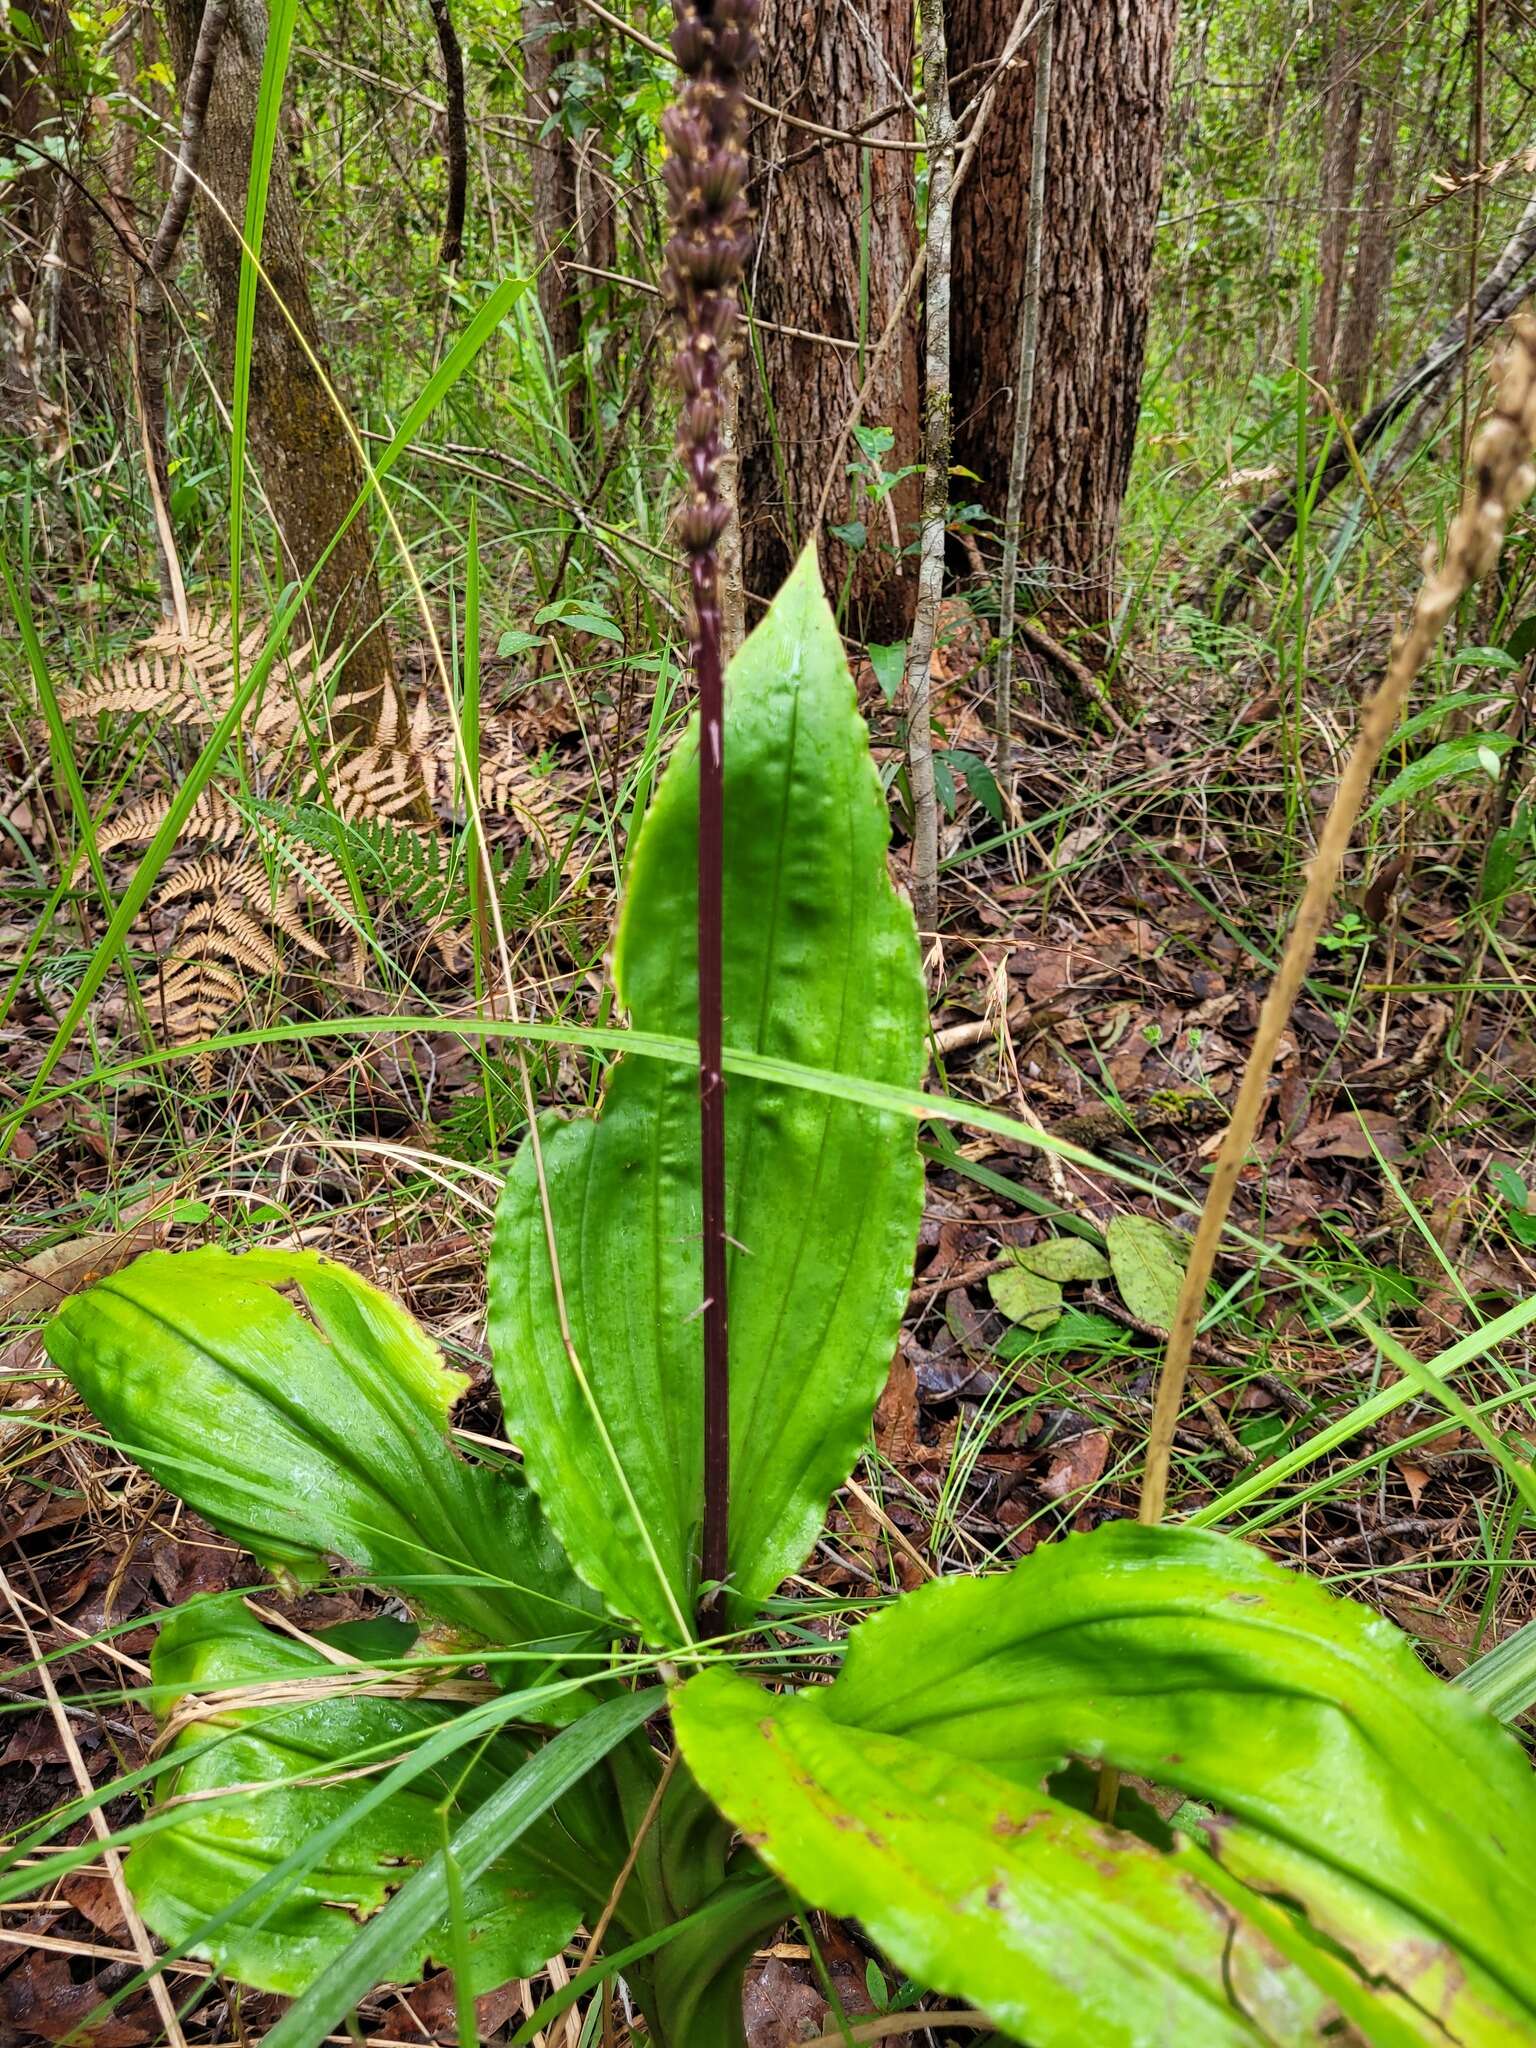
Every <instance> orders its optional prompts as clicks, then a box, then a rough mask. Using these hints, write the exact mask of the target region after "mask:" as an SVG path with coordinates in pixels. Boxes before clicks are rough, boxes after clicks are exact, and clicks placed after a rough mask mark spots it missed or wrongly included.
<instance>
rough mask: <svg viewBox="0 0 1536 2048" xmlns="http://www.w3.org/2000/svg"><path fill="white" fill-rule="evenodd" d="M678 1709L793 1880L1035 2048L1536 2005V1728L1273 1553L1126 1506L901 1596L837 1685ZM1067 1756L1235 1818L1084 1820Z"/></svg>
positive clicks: (716, 1787)
mask: <svg viewBox="0 0 1536 2048" xmlns="http://www.w3.org/2000/svg"><path fill="white" fill-rule="evenodd" d="M673 1711H674V1723H675V1726H676V1729H677V1733H678V1737H679V1741H680V1743H681V1746H682V1749H683V1753H684V1756H685V1758H686V1760H687V1762H688V1764H689V1766H690V1768H691V1769H692V1770H693V1772H694V1775H695V1776H696V1777H697V1778H698V1780H699V1782H700V1783H701V1784H702V1785H703V1786H704V1788H705V1790H706V1791H708V1792H710V1793H711V1794H712V1795H713V1796H714V1798H715V1799H716V1800H717V1801H718V1802H719V1804H720V1805H721V1807H722V1808H723V1809H724V1811H725V1812H726V1814H727V1815H728V1816H729V1817H730V1818H731V1819H733V1820H734V1821H735V1822H736V1823H737V1825H738V1826H740V1827H742V1828H744V1829H746V1830H748V1831H749V1832H750V1833H751V1836H752V1839H753V1841H754V1843H755V1845H756V1847H757V1849H758V1853H759V1854H760V1855H761V1856H762V1858H763V1860H764V1861H765V1862H766V1863H767V1864H768V1865H769V1867H770V1868H771V1869H773V1870H775V1871H776V1872H777V1873H778V1874H779V1876H780V1877H782V1878H783V1879H784V1880H785V1882H786V1883H787V1884H789V1885H790V1886H791V1887H792V1888H793V1889H795V1890H798V1891H800V1892H802V1893H803V1894H804V1896H805V1897H806V1898H807V1900H808V1901H810V1902H811V1903H813V1904H816V1905H821V1906H824V1907H826V1908H828V1909H829V1910H830V1911H833V1912H838V1913H847V1914H852V1915H856V1916H857V1917H858V1918H859V1919H861V1920H862V1921H863V1922H864V1924H865V1925H866V1926H867V1927H868V1929H869V1931H870V1933H871V1934H872V1935H873V1936H874V1937H875V1938H876V1940H878V1941H879V1942H881V1943H882V1945H883V1946H884V1947H885V1948H886V1949H887V1950H888V1951H889V1953H890V1956H891V1959H892V1961H893V1962H895V1963H896V1964H897V1965H898V1967H900V1968H902V1969H905V1970H908V1971H910V1972H911V1973H912V1974H913V1975H914V1976H915V1977H918V1978H920V1979H921V1980H922V1981H923V1982H925V1983H928V1984H931V1985H933V1986H934V1987H935V1988H936V1989H939V1990H943V1991H946V1992H949V1993H951V1994H953V1995H955V1996H957V1997H962V1998H965V1999H967V2000H968V2001H971V2002H974V2003H976V2004H979V2005H981V2006H983V2007H985V2008H986V2010H987V2011H988V2012H990V2013H991V2014H992V2015H993V2016H994V2017H995V2018H996V2019H997V2020H998V2021H999V2022H1000V2023H1001V2024H1002V2025H1003V2026H1004V2027H1005V2028H1006V2029H1007V2030H1008V2031H1009V2032H1011V2033H1012V2032H1016V2033H1017V2034H1018V2035H1019V2037H1020V2038H1022V2039H1024V2040H1027V2041H1029V2042H1030V2043H1032V2044H1033V2048H1057V2044H1061V2048H1066V2044H1069V2043H1071V2044H1075V2043H1077V2042H1080V2041H1085V2040H1091V2041H1093V2042H1094V2043H1095V2044H1100V2043H1103V2044H1118V2048H1147V2044H1152V2043H1160V2042H1163V2041H1175V2040H1176V2041H1186V2040H1187V2041H1190V2042H1192V2043H1212V2042H1214V2043H1221V2044H1225V2043H1227V2042H1234V2043H1236V2042H1243V2043H1248V2044H1252V2043H1256V2042H1266V2041H1267V2042H1272V2043H1276V2044H1278V2048H1296V2044H1300V2043H1310V2042H1314V2041H1319V2042H1320V2041H1332V2040H1339V2039H1352V2040H1353V2039H1358V2040H1361V2041H1369V2042H1372V2043H1391V2044H1403V2048H1407V2044H1409V2043H1414V2044H1436V2048H1451V2044H1452V2043H1455V2044H1458V2048H1473V2044H1476V2048H1515V2044H1517V2043H1519V2042H1522V2041H1525V2040H1527V2039H1529V2038H1531V2035H1532V2028H1533V2026H1536V1956H1533V1953H1532V1950H1531V1946H1530V1943H1529V1941H1528V1939H1527V1938H1526V1930H1527V1929H1528V1928H1529V1926H1530V1924H1531V1919H1532V1915H1533V1913H1536V1781H1533V1780H1532V1777H1531V1774H1530V1771H1529V1769H1528V1767H1527V1765H1526V1763H1525V1760H1524V1758H1523V1756H1522V1755H1521V1753H1520V1750H1519V1748H1518V1746H1517V1745H1516V1744H1515V1743H1514V1742H1513V1741H1512V1740H1511V1738H1510V1737H1509V1736H1508V1735H1506V1734H1505V1733H1504V1732H1503V1731H1502V1730H1501V1729H1500V1728H1499V1727H1498V1725H1497V1723H1496V1722H1494V1721H1493V1720H1492V1719H1491V1718H1490V1717H1489V1716H1487V1715H1486V1714H1484V1713H1482V1712H1481V1711H1479V1710H1478V1709H1477V1708H1476V1707H1475V1706H1474V1705H1473V1703H1472V1702H1471V1701H1470V1700H1469V1699H1468V1698H1467V1697H1466V1695H1465V1693H1462V1692H1459V1691H1458V1690H1456V1689H1455V1688H1452V1687H1449V1686H1446V1685H1442V1684H1441V1683H1440V1682H1439V1681H1438V1680H1436V1679H1435V1678H1433V1677H1431V1676H1430V1674H1429V1673H1428V1672H1427V1671H1426V1670H1425V1669H1424V1667H1423V1666H1422V1665H1421V1664H1420V1663H1419V1661H1418V1660H1417V1658H1416V1657H1415V1656H1414V1655H1413V1653H1412V1651H1411V1649H1410V1648H1409V1646H1408V1644H1407V1642H1406V1641H1405V1640H1404V1638H1403V1637H1402V1636H1401V1635H1399V1633H1398V1632H1397V1631H1396V1630H1395V1629H1393V1628H1392V1627H1390V1626H1389V1625H1388V1624H1387V1623H1386V1622H1384V1621H1382V1620H1381V1619H1380V1618H1379V1617H1378V1616H1376V1615H1373V1614H1371V1613H1370V1612H1369V1611H1368V1610H1367V1609H1365V1608H1362V1607H1359V1606H1357V1605H1355V1604H1354V1603H1352V1602H1348V1601H1344V1600H1338V1599H1335V1598H1334V1597H1333V1596H1332V1595H1330V1594H1329V1593H1327V1592H1326V1591H1325V1590H1324V1589H1323V1588H1322V1587H1320V1586H1318V1585H1317V1584H1316V1583H1314V1582H1313V1581H1310V1580H1308V1579H1306V1578H1303V1577H1302V1576H1300V1575H1299V1574H1294V1573H1291V1572H1287V1571H1284V1570H1282V1569H1281V1568H1280V1567H1279V1566H1277V1565H1275V1564H1273V1563H1271V1562H1270V1561H1269V1560H1268V1559H1267V1558H1265V1557H1264V1556H1263V1555H1262V1554H1261V1553H1260V1552H1258V1551H1257V1550H1255V1549H1253V1548H1252V1547H1251V1546H1250V1545H1247V1544H1243V1543H1237V1542H1234V1541H1232V1540H1231V1539H1229V1538H1220V1537H1216V1538H1213V1537H1208V1536H1205V1535H1202V1534H1199V1533H1196V1532H1194V1531H1189V1530H1177V1529H1166V1528H1159V1529H1145V1528H1141V1527H1138V1526H1137V1525H1136V1524H1133V1523H1127V1522H1121V1523H1112V1524H1108V1525H1106V1526H1105V1527H1103V1528H1100V1529H1098V1530H1096V1531H1095V1532H1094V1533H1093V1534H1092V1535H1091V1536H1074V1537H1070V1538H1068V1539H1067V1540H1066V1541H1065V1542H1063V1543H1059V1544H1050V1545H1045V1546H1042V1547H1041V1548H1040V1549H1038V1550H1036V1551H1035V1552H1034V1553H1033V1554H1032V1555H1031V1556H1030V1557H1029V1558H1028V1559H1027V1560H1026V1561H1025V1562H1024V1563H1023V1564H1021V1565H1019V1566H1018V1567H1017V1568H1016V1569H1015V1570H1013V1571H1011V1572H1008V1573H1005V1574H1002V1575H1000V1576H997V1577H992V1578H986V1579H945V1580H941V1581H938V1582H935V1583H934V1584H932V1585H929V1586H927V1587H925V1588H923V1589H922V1590H921V1591H919V1592H917V1593H915V1594H909V1595H906V1596H904V1597H903V1598H902V1599H901V1600H899V1601H897V1602H895V1603H894V1604H893V1605H892V1606H890V1607H888V1608H886V1609H884V1610H883V1611H882V1612H881V1613H879V1614H878V1615H876V1616H875V1617H874V1618H873V1619H872V1620H870V1621H868V1622H866V1623H864V1624H863V1625H862V1626H861V1627H859V1628H858V1629H856V1630H855V1631H854V1633H853V1635H852V1636H851V1637H850V1639H849V1644H848V1653H847V1657H846V1660H845V1663H844V1666H843V1670H842V1672H841V1674H840V1675H839V1676H838V1678H837V1679H836V1681H835V1682H834V1683H833V1684H832V1685H831V1686H825V1687H820V1688H817V1689H815V1690H813V1691H811V1692H808V1693H805V1694H802V1695H800V1696H799V1697H796V1698H790V1699H776V1698H773V1697H772V1696H770V1695H768V1694H765V1693H763V1692H761V1691H759V1690H756V1689H755V1688H753V1687H751V1686H749V1685H748V1684H747V1683H746V1682H745V1681H744V1680H742V1679H740V1678H738V1677H735V1676H734V1675H730V1674H727V1673H726V1672H725V1671H724V1670H721V1669H717V1670H715V1671H712V1672H710V1673H708V1674H706V1675H705V1676H702V1677H700V1678H698V1679H694V1680H691V1681H690V1682H689V1683H688V1684H687V1685H685V1686H684V1687H683V1688H682V1689H681V1691H680V1692H679V1693H678V1694H677V1696H676V1697H675V1700H674V1709H673ZM1069 1758H1077V1759H1082V1760H1086V1761H1089V1762H1097V1763H1100V1764H1104V1765H1113V1766H1115V1767H1116V1768H1118V1769H1120V1770H1123V1771H1126V1772H1129V1773H1134V1774H1137V1775H1139V1776H1143V1777H1146V1778H1148V1779H1150V1780H1152V1781H1153V1782H1154V1783H1157V1784H1161V1785H1163V1786H1166V1787H1169V1788H1172V1789H1176V1790H1178V1791H1181V1792H1183V1793H1184V1794H1185V1796H1186V1800H1187V1801H1195V1802H1198V1803H1199V1804H1200V1805H1201V1806H1202V1807H1208V1808H1210V1809H1212V1812H1213V1817H1212V1818H1211V1819H1210V1820H1208V1821H1206V1822H1204V1823H1202V1832H1203V1833H1204V1835H1205V1838H1206V1840H1207V1842H1208V1844H1209V1852H1208V1853H1207V1852H1206V1851H1205V1850H1201V1849H1198V1848H1195V1847H1194V1846H1193V1845H1191V1844H1189V1843H1186V1842H1184V1841H1183V1840H1182V1838H1180V1837H1178V1836H1173V1837H1171V1838H1169V1840H1168V1841H1167V1842H1166V1843H1165V1844H1164V1846H1163V1847H1162V1848H1161V1849H1159V1848H1158V1846H1157V1844H1156V1843H1155V1842H1153V1841H1150V1840H1144V1839H1141V1838H1140V1837H1138V1836H1134V1835H1130V1834H1125V1833H1121V1832H1120V1831H1119V1830H1117V1829H1113V1828H1108V1827H1105V1826H1103V1825H1101V1824H1098V1823H1095V1822H1093V1821H1092V1820H1091V1819H1090V1817H1089V1816H1087V1815H1084V1814H1082V1813H1078V1812H1075V1811H1074V1812H1072V1813H1070V1815H1069V1813H1068V1811H1067V1809H1066V1808H1065V1806H1064V1804H1063V1801H1064V1800H1065V1798H1066V1794H1065V1792H1063V1793H1062V1794H1061V1797H1060V1798H1058V1797H1057V1796H1056V1791H1055V1780H1056V1773H1057V1772H1058V1771H1059V1770H1060V1768H1061V1766H1062V1765H1063V1763H1064V1762H1065V1761H1066V1760H1067V1759H1069ZM1282 1901H1283V1902H1284V1903H1283V1904H1281V1903H1280V1902H1282ZM1095 1955H1098V1956H1100V1957H1102V1958H1103V1960H1102V1961H1101V1962H1094V1961H1093V1960H1092V1958H1093V1956H1095ZM1213 1955H1220V1956H1221V1957H1222V1958H1223V1960H1222V1961H1220V1962H1217V1963H1215V1964H1214V1965H1213V1963H1212V1956H1213ZM1149 2015H1155V2017H1153V2018H1150V2019H1149Z"/></svg>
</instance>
